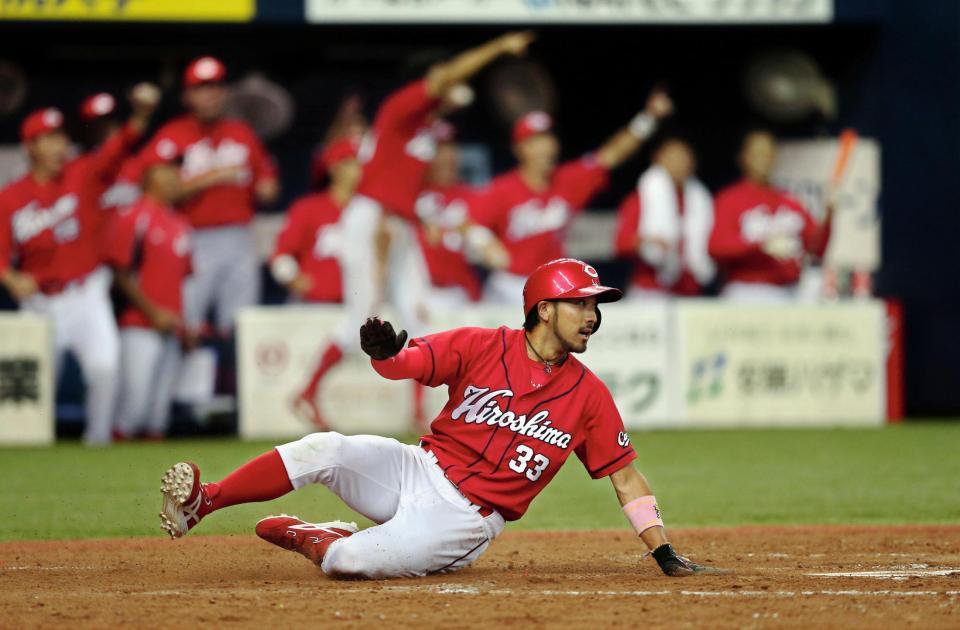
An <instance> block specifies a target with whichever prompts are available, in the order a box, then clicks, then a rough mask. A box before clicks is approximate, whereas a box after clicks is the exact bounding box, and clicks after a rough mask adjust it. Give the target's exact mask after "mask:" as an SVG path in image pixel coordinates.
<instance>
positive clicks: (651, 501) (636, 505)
mask: <svg viewBox="0 0 960 630" xmlns="http://www.w3.org/2000/svg"><path fill="white" fill-rule="evenodd" d="M610 482H611V483H613V488H614V490H616V492H617V499H618V500H619V501H620V505H621V507H623V512H624V515H625V516H626V517H627V520H629V521H630V523H631V524H632V525H633V528H634V529H635V530H636V532H637V534H639V535H640V538H641V540H643V542H644V543H645V544H646V545H647V547H649V548H650V551H651V552H652V555H653V558H654V560H656V561H657V564H658V565H660V570H661V571H663V573H664V574H665V575H669V576H670V577H685V576H688V575H693V574H694V573H702V572H708V571H711V569H710V568H709V567H705V566H702V565H699V564H696V563H695V562H691V561H690V560H688V559H687V558H684V557H683V556H680V555H678V554H677V552H676V551H674V549H673V546H672V545H671V544H670V543H669V541H667V535H666V533H665V532H664V528H663V519H662V518H661V517H660V508H659V507H657V499H656V497H654V496H653V491H652V490H651V489H650V484H649V483H648V482H647V479H646V477H644V476H643V475H642V474H641V473H640V471H639V470H637V469H636V467H635V466H634V465H633V464H632V463H631V464H629V465H627V466H624V467H623V468H621V469H620V470H618V471H617V472H615V473H613V474H611V475H610Z"/></svg>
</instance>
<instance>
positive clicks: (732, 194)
mask: <svg viewBox="0 0 960 630" xmlns="http://www.w3.org/2000/svg"><path fill="white" fill-rule="evenodd" d="M776 159H777V141H776V138H775V137H774V136H773V134H772V133H770V132H768V131H764V130H753V131H750V132H748V133H747V134H746V135H745V136H744V138H743V143H742V144H741V147H740V154H739V164H740V169H741V170H742V172H743V179H741V180H740V181H739V182H737V183H735V184H733V185H731V186H729V187H727V188H725V189H724V190H721V191H720V192H719V193H718V194H717V197H716V204H715V205H716V216H715V221H714V227H713V232H712V234H711V235H710V245H709V252H710V256H712V257H713V258H714V260H716V261H717V265H718V266H719V268H720V271H721V273H722V275H723V279H724V281H725V282H726V284H725V286H724V288H723V293H722V295H723V297H725V298H730V299H734V300H745V301H783V300H792V299H794V298H795V296H796V288H797V284H798V282H799V280H800V273H801V271H802V270H803V262H804V258H805V257H806V255H807V254H808V253H809V254H811V255H813V256H816V257H821V256H823V253H824V252H825V251H826V249H827V244H828V242H829V240H830V226H831V221H832V216H833V209H832V204H830V203H828V204H827V214H826V217H825V219H824V221H823V223H822V224H818V223H817V222H816V221H814V219H813V217H811V216H810V213H809V212H808V211H807V210H806V208H804V207H803V206H802V205H801V204H800V202H799V201H797V200H796V199H794V198H793V197H790V196H789V195H787V194H786V193H785V192H782V191H780V190H778V189H776V188H774V187H773V185H772V184H771V182H770V176H771V174H772V173H773V167H774V164H775V162H776Z"/></svg>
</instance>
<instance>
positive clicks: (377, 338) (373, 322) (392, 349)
mask: <svg viewBox="0 0 960 630" xmlns="http://www.w3.org/2000/svg"><path fill="white" fill-rule="evenodd" d="M406 344H407V331H405V330H401V331H400V334H399V335H398V334H397V333H395V332H394V331H393V326H392V325H391V324H390V322H385V321H383V320H382V319H380V318H379V317H370V318H368V319H367V321H365V322H364V323H363V326H361V327H360V348H362V349H363V351H364V352H366V353H367V355H369V356H370V358H372V359H376V360H377V361H383V360H384V359H389V358H390V357H393V356H396V355H397V353H398V352H400V351H401V350H403V347H404V346H405V345H406Z"/></svg>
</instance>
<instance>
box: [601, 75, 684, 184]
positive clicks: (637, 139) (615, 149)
mask: <svg viewBox="0 0 960 630" xmlns="http://www.w3.org/2000/svg"><path fill="white" fill-rule="evenodd" d="M672 113H673V101H671V100H670V96H669V95H667V93H666V91H665V90H662V89H660V88H656V89H654V90H653V92H651V93H650V96H649V97H647V104H646V106H645V107H644V109H643V111H642V112H640V113H639V114H637V115H636V116H634V117H633V120H631V121H630V124H628V125H627V126H626V127H624V128H623V129H621V130H620V131H618V132H617V133H615V134H613V136H612V137H611V138H610V139H609V140H607V141H606V142H605V143H604V144H603V146H601V147H600V148H599V149H597V151H596V155H597V161H598V162H599V163H600V165H601V166H603V167H604V168H606V169H607V170H612V169H615V168H616V167H618V166H620V165H621V164H623V163H624V162H625V161H626V160H627V159H628V158H629V157H630V156H631V155H633V154H634V153H635V152H636V151H637V150H638V149H639V148H640V147H641V146H642V145H643V143H644V142H646V140H647V139H648V138H649V137H650V136H652V135H653V133H654V131H656V129H657V125H658V124H659V123H660V121H661V120H663V119H664V118H666V117H667V116H669V115H670V114H672Z"/></svg>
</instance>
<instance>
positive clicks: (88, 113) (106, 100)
mask: <svg viewBox="0 0 960 630" xmlns="http://www.w3.org/2000/svg"><path fill="white" fill-rule="evenodd" d="M115 111H117V99H115V98H113V96H112V95H110V94H107V93H106V92H98V93H97V94H92V95H90V96H88V97H87V98H85V99H83V103H81V104H80V118H81V120H84V121H87V122H89V121H91V120H96V119H97V118H102V117H103V116H109V115H110V114H112V113H113V112H115Z"/></svg>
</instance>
